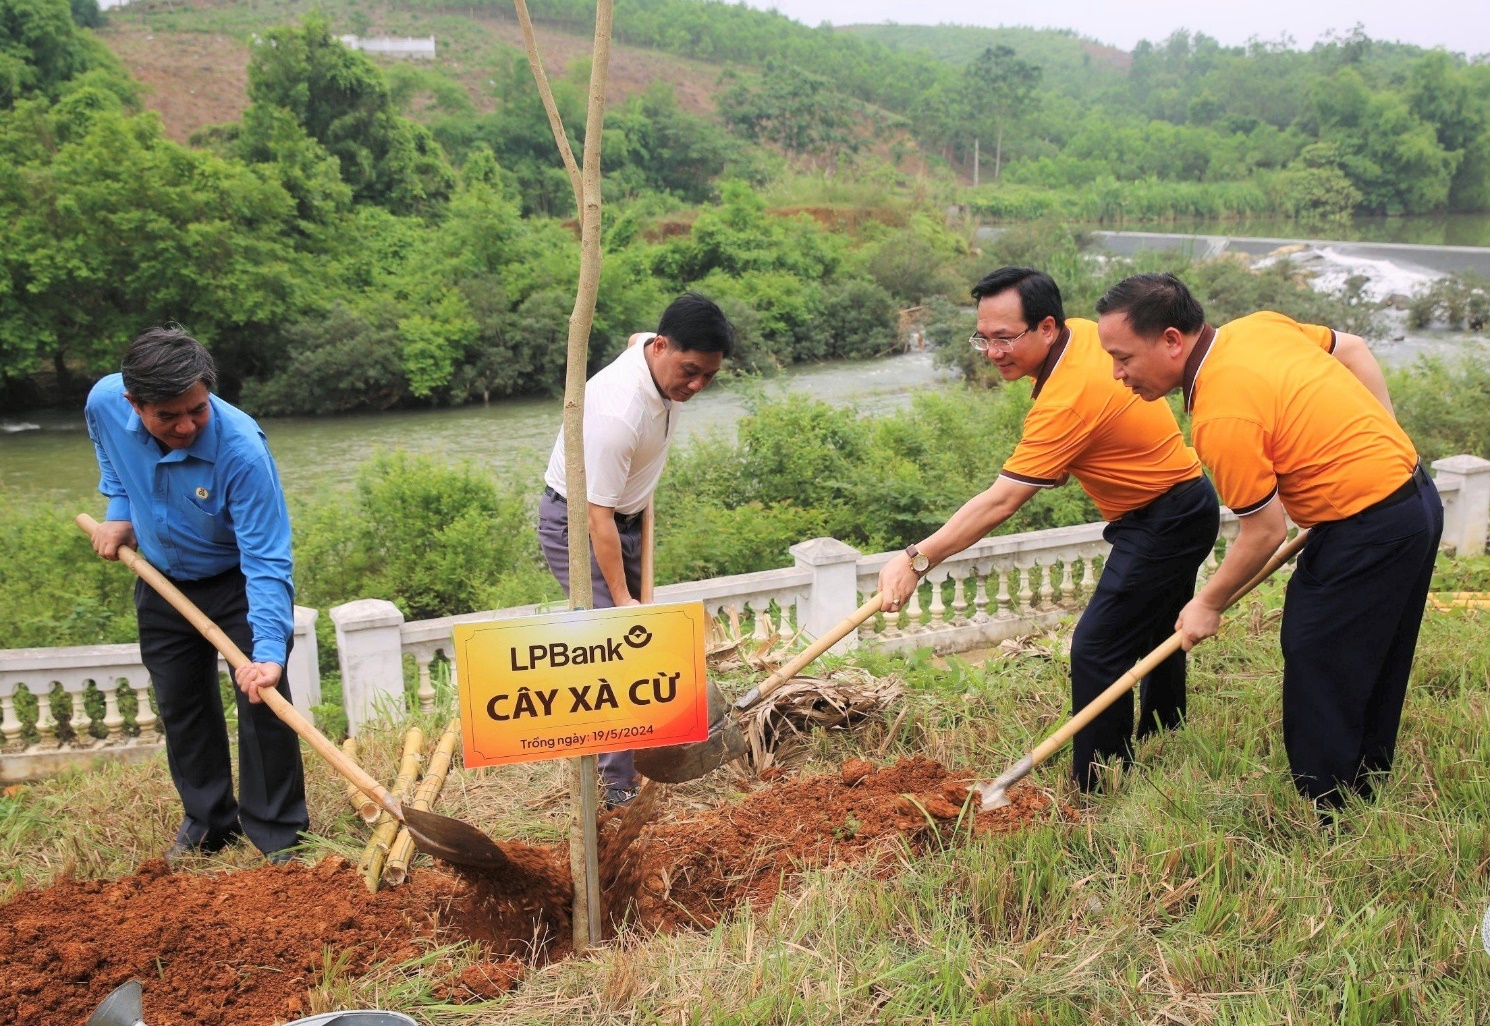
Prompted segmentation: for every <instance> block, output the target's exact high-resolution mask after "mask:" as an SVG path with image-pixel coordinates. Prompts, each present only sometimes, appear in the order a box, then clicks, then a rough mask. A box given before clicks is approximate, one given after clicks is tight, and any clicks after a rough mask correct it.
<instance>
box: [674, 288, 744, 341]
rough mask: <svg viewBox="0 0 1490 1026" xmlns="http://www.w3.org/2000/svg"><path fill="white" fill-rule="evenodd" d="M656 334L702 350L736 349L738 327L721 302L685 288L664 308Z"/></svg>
mask: <svg viewBox="0 0 1490 1026" xmlns="http://www.w3.org/2000/svg"><path fill="white" fill-rule="evenodd" d="M657 334H659V335H665V336H667V340H668V341H669V342H672V343H674V344H676V345H677V347H678V348H679V349H684V350H692V351H694V352H702V353H723V354H724V355H725V356H729V355H730V354H731V353H733V352H734V347H735V329H734V326H733V325H732V324H730V322H729V318H728V317H726V316H724V311H723V310H721V309H719V305H718V304H717V303H715V302H714V301H713V300H712V299H709V298H708V297H707V296H701V295H699V294H698V293H697V292H685V293H683V294H682V295H681V296H679V297H678V298H677V299H675V300H673V301H672V302H671V303H669V304H668V305H667V309H666V310H664V311H662V320H660V321H658V322H657Z"/></svg>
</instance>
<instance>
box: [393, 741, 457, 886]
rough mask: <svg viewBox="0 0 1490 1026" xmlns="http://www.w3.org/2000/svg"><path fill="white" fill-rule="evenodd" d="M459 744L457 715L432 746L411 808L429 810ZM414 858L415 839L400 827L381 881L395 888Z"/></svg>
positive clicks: (442, 783) (407, 873)
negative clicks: (433, 747)
mask: <svg viewBox="0 0 1490 1026" xmlns="http://www.w3.org/2000/svg"><path fill="white" fill-rule="evenodd" d="M458 744H460V717H459V716H456V717H452V718H451V720H450V725H449V726H447V727H446V728H445V733H444V734H442V735H441V736H440V743H439V744H438V745H436V746H435V753H434V754H433V755H431V756H430V757H429V767H428V768H427V769H426V770H425V771H424V779H423V780H421V781H419V788H418V790H416V791H415V792H414V801H413V807H414V808H416V809H418V810H420V811H421V812H428V811H429V809H430V808H431V807H432V806H433V805H434V803H435V799H436V798H437V797H439V794H440V788H442V787H444V786H445V776H446V774H447V773H449V772H450V763H451V760H453V759H454V758H455V746H456V745H458ZM413 857H414V838H412V837H410V836H409V829H408V827H399V828H398V837H397V839H396V840H394V842H393V847H392V848H391V849H389V851H388V862H387V864H386V865H385V866H384V867H383V882H384V883H386V884H388V885H389V886H390V887H397V886H398V885H399V884H401V883H403V882H404V881H405V880H406V879H408V876H409V861H410V860H411V859H412V858H413Z"/></svg>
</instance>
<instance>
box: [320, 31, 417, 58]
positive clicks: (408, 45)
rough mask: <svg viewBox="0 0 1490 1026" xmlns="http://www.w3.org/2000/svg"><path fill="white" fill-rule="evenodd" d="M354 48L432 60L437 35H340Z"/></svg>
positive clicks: (394, 55)
mask: <svg viewBox="0 0 1490 1026" xmlns="http://www.w3.org/2000/svg"><path fill="white" fill-rule="evenodd" d="M338 38H340V39H341V41H342V42H343V43H344V44H346V46H347V47H349V48H350V49H353V50H361V51H362V52H364V53H371V54H377V55H378V56H380V57H401V58H404V59H405V60H422V61H432V60H434V59H435V37H434V36H430V37H428V38H427V39H406V38H397V37H391V36H379V37H377V38H368V39H363V38H361V37H360V36H340V37H338Z"/></svg>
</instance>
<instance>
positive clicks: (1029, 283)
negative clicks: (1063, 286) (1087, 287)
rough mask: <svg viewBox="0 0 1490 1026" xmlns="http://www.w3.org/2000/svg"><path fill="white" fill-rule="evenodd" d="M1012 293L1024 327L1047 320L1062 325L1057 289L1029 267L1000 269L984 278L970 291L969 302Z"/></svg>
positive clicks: (1063, 310)
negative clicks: (1022, 315)
mask: <svg viewBox="0 0 1490 1026" xmlns="http://www.w3.org/2000/svg"><path fill="white" fill-rule="evenodd" d="M1008 289H1014V290H1015V291H1017V292H1018V293H1019V307H1020V310H1021V311H1022V312H1023V313H1024V323H1025V324H1026V325H1028V326H1029V327H1031V328H1034V327H1036V326H1038V325H1039V324H1040V323H1041V322H1042V321H1044V320H1045V318H1047V317H1054V318H1055V323H1057V324H1059V325H1061V326H1062V327H1064V326H1065V324H1066V308H1065V306H1064V304H1062V303H1061V290H1060V286H1058V285H1057V284H1056V283H1055V279H1054V278H1052V277H1051V276H1050V275H1048V274H1046V273H1045V272H1044V271H1037V270H1035V269H1034V268H1033V267H1000V268H999V269H998V270H997V271H994V272H993V273H992V274H986V275H984V276H983V278H982V279H981V280H979V282H978V284H976V285H974V286H973V288H972V293H973V302H975V303H976V302H980V301H982V300H984V299H986V298H988V297H989V296H996V295H998V294H999V293H1000V292H1004V291H1007V290H1008Z"/></svg>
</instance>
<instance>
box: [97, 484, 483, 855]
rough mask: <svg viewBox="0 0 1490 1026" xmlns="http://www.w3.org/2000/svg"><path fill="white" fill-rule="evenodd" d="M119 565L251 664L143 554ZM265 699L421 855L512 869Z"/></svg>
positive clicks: (125, 549)
mask: <svg viewBox="0 0 1490 1026" xmlns="http://www.w3.org/2000/svg"><path fill="white" fill-rule="evenodd" d="M76 521H77V525H78V526H79V527H81V528H82V529H83V530H84V531H86V532H87V533H88V534H89V535H92V534H93V532H94V531H95V530H97V529H98V522H97V521H95V520H94V519H93V518H92V517H90V516H89V515H88V514H86V513H80V514H78V516H77V518H76ZM119 562H121V563H123V564H124V565H125V566H127V567H129V568H130V569H131V570H133V571H134V572H135V573H136V574H138V575H139V576H140V577H141V579H143V580H144V581H145V583H146V584H148V585H150V586H151V587H152V588H154V589H155V590H156V592H158V593H159V594H160V596H161V598H163V599H165V600H166V601H167V602H169V603H170V604H171V605H172V606H174V607H175V608H176V611H177V612H178V613H180V614H181V615H182V616H184V617H186V619H187V620H188V621H189V622H190V623H191V625H192V626H193V627H195V628H196V629H197V630H199V631H201V633H202V637H204V638H206V639H207V640H208V641H210V642H212V644H213V647H215V648H216V649H217V650H218V651H219V652H221V653H222V655H223V658H225V659H226V660H227V661H228V665H229V666H231V667H232V668H233V669H234V670H235V671H236V670H237V669H238V667H240V666H247V665H248V663H249V662H250V660H249V658H248V657H247V656H245V655H244V654H243V651H242V650H241V649H240V648H239V647H238V646H237V645H235V644H234V643H233V641H232V639H231V638H229V637H228V636H227V635H226V634H224V633H223V630H222V628H221V627H219V626H217V624H215V623H213V622H212V620H211V619H209V618H208V617H207V614H205V613H203V612H202V611H201V610H200V609H198V608H197V607H196V604H195V603H193V602H192V601H191V599H189V598H187V597H186V596H185V595H183V594H181V591H180V590H179V589H178V588H177V587H176V586H175V585H174V584H172V583H171V582H170V581H168V580H166V578H165V577H164V576H163V575H162V574H161V572H160V571H159V570H157V569H155V567H153V566H151V565H150V564H149V563H148V562H147V561H146V560H145V558H144V557H143V556H141V555H140V554H139V553H138V552H136V551H135V550H134V549H132V548H130V547H129V546H128V545H121V546H119ZM259 697H260V698H261V699H263V700H264V704H265V705H267V706H269V708H270V710H271V711H273V713H274V715H276V716H278V717H279V718H280V719H281V720H284V722H285V723H286V724H288V725H289V727H290V729H291V730H293V731H294V732H295V733H297V734H299V735H300V736H301V737H302V738H304V739H305V741H306V743H307V744H309V745H310V746H311V747H312V748H314V749H315V750H316V751H317V752H318V753H319V754H320V755H321V757H322V758H323V759H325V760H326V761H327V762H329V763H330V764H331V766H332V768H333V769H335V770H336V771H337V772H338V773H340V774H341V775H342V776H344V777H346V778H347V779H348V780H349V781H351V782H352V783H353V784H356V785H357V788H358V789H359V790H360V791H362V793H363V794H365V795H367V796H368V797H369V798H371V799H372V800H373V801H375V802H377V803H378V804H379V805H381V806H382V807H383V808H384V809H385V810H386V811H387V812H388V815H390V816H392V817H393V818H394V819H396V820H398V821H399V822H400V823H402V824H403V825H404V826H406V827H408V828H409V836H410V837H412V838H413V839H414V846H415V847H417V848H418V849H419V850H420V851H422V852H425V853H427V854H429V855H433V856H434V857H435V858H437V859H443V860H444V861H446V862H450V863H453V864H455V865H457V866H468V867H471V868H473V869H501V868H503V867H505V866H506V865H507V864H508V860H507V856H506V854H505V853H504V852H503V851H502V849H501V848H499V847H497V845H496V843H495V842H494V841H493V840H492V839H491V838H490V837H487V836H486V835H485V834H483V833H482V832H481V831H480V830H477V829H476V828H475V827H473V826H471V825H469V824H467V823H462V822H461V821H460V820H458V819H452V818H451V817H449V816H441V815H437V814H436V813H433V812H423V811H421V810H419V809H415V808H412V807H406V806H403V805H401V804H400V803H399V801H398V799H396V798H394V797H393V795H391V794H389V793H388V789H387V788H385V787H384V786H383V785H382V784H380V783H378V782H377V781H376V780H374V779H373V778H372V777H371V776H369V775H368V773H367V771H366V770H364V769H363V768H362V767H361V766H359V765H357V764H356V763H355V762H353V761H352V760H351V759H349V758H347V757H346V755H345V754H343V752H342V751H341V749H339V748H337V747H336V746H335V745H334V744H332V743H331V742H330V741H329V740H328V739H327V738H326V735H325V734H322V733H321V732H320V731H319V730H317V729H316V728H315V726H314V725H312V724H311V722H310V721H309V720H307V719H306V718H305V717H304V716H302V715H300V711H299V710H298V709H296V708H295V707H294V706H293V705H291V704H290V703H289V702H288V701H287V700H286V699H285V697H284V696H283V695H281V694H280V693H279V692H278V691H276V690H275V689H273V688H259Z"/></svg>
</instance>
